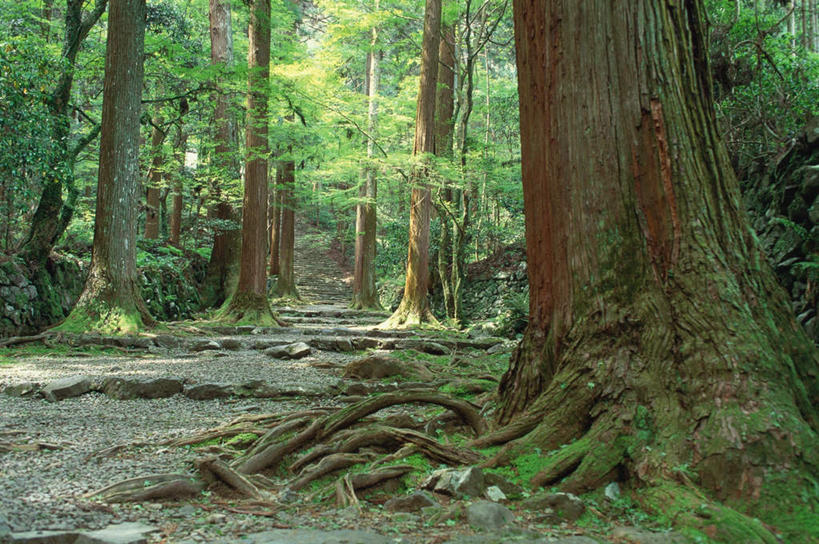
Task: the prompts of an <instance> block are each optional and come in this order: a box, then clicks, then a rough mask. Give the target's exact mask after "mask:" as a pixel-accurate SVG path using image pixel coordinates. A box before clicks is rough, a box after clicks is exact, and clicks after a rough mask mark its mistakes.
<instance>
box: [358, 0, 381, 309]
mask: <svg viewBox="0 0 819 544" xmlns="http://www.w3.org/2000/svg"><path fill="white" fill-rule="evenodd" d="M378 4H379V3H378V0H376V2H375V9H376V10H377V9H378ZM371 35H372V38H371V40H370V53H369V54H368V55H367V60H368V64H367V77H366V79H367V132H368V133H369V138H368V139H367V168H366V169H365V179H364V183H363V184H361V186H360V187H359V190H358V200H359V201H358V204H357V205H356V218H355V265H354V266H355V267H354V271H353V301H352V304H351V306H352V307H353V308H359V309H361V308H376V309H381V302H380V301H379V297H378V290H377V289H376V286H375V235H376V229H377V221H378V220H377V216H376V198H377V196H378V181H377V178H376V167H375V164H373V160H374V157H375V142H374V141H373V138H375V137H376V135H377V132H378V85H379V81H380V79H381V68H380V60H381V54H382V53H381V48H380V47H379V44H378V29H377V28H375V27H373V29H372V31H371Z"/></svg>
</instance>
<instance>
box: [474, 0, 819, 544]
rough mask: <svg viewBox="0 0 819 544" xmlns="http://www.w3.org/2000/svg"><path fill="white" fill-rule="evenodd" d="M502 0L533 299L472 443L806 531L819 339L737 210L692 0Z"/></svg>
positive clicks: (555, 471)
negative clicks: (508, 21)
mask: <svg viewBox="0 0 819 544" xmlns="http://www.w3.org/2000/svg"><path fill="white" fill-rule="evenodd" d="M514 7H515V38H516V46H517V59H518V80H519V92H520V108H521V112H520V122H521V143H522V167H523V184H524V201H525V212H526V241H527V258H528V263H529V266H528V274H529V284H530V290H531V300H530V310H529V312H530V316H529V326H528V328H527V330H526V333H525V336H524V339H523V340H522V341H521V343H520V345H519V346H518V348H517V350H516V352H515V353H514V355H513V357H512V361H511V362H510V367H509V370H508V371H507V373H506V374H505V375H504V376H503V379H502V381H501V384H500V386H499V394H500V399H501V403H500V409H499V411H498V414H497V416H498V420H499V421H500V422H501V423H508V424H509V425H508V426H506V427H504V428H502V429H501V430H500V431H499V432H497V433H490V434H488V435H486V436H484V437H481V438H480V439H478V440H477V441H476V445H481V444H482V445H486V444H490V443H493V442H497V441H498V440H501V441H506V440H509V439H510V438H512V437H521V438H519V439H518V440H515V441H514V442H512V443H511V444H510V445H508V446H507V447H506V448H504V449H503V450H502V452H501V453H500V454H499V455H498V456H497V457H496V458H495V460H494V462H495V463H504V462H513V463H514V460H515V459H516V458H517V457H518V456H520V455H522V454H524V453H525V454H527V455H531V452H532V451H533V448H536V447H537V448H540V450H542V451H543V452H544V457H543V458H542V459H541V460H540V461H539V465H540V466H541V467H542V470H541V471H540V472H539V473H538V474H537V475H536V476H535V477H534V478H533V479H532V485H533V486H541V485H545V486H552V485H557V486H559V487H561V488H562V489H565V490H571V491H574V492H583V491H586V490H590V489H594V488H598V487H600V486H602V485H605V484H607V483H609V482H611V481H612V480H613V479H620V480H621V485H627V486H635V487H636V486H641V489H640V491H639V492H637V493H635V494H634V495H632V496H634V497H636V498H637V500H638V501H639V502H640V503H642V504H643V505H644V506H645V507H647V508H650V509H653V510H655V511H662V512H663V515H664V516H665V517H666V519H669V520H673V523H674V524H676V525H683V526H689V527H692V528H693V530H695V531H699V532H700V534H702V535H703V536H707V537H708V538H710V539H713V540H715V541H719V542H771V543H773V542H777V539H776V538H775V537H774V536H773V535H772V534H771V533H770V532H769V531H768V529H767V528H766V527H765V526H764V525H762V524H760V523H759V522H758V521H755V520H752V519H751V518H749V517H745V516H744V515H743V514H740V513H738V512H736V511H734V510H732V509H731V507H735V508H737V509H740V510H742V511H744V512H745V513H747V514H749V515H750V516H754V517H758V518H759V519H761V520H763V521H766V522H767V523H770V524H773V525H775V526H776V528H777V529H778V530H780V531H782V532H783V533H784V535H785V537H786V538H787V539H788V541H789V542H809V541H813V540H815V539H816V538H817V537H819V526H817V525H816V524H811V523H806V522H805V520H808V519H815V516H816V507H817V499H816V495H815V493H814V490H815V488H814V485H815V482H816V480H817V476H819V449H817V448H816V444H817V443H819V442H817V429H818V428H819V417H817V412H816V405H817V402H818V401H819V381H818V378H817V376H819V355H817V350H816V348H815V346H813V345H812V343H811V342H810V341H809V340H808V339H807V337H806V335H805V334H804V332H803V331H802V330H801V328H800V327H799V326H798V324H797V323H796V321H795V319H794V318H793V316H792V315H791V313H790V309H789V306H788V303H787V297H786V295H785V293H784V292H783V291H782V289H781V288H780V287H779V286H778V284H777V283H776V280H775V278H774V276H773V273H772V271H771V270H770V268H769V266H768V264H767V261H766V260H765V257H764V255H763V254H762V252H761V250H760V249H759V248H758V247H757V245H756V242H755V238H754V236H753V234H752V231H751V228H750V226H749V224H748V221H747V218H746V216H745V214H744V212H743V207H742V204H741V200H740V195H739V189H738V183H737V180H736V177H735V176H734V174H733V172H732V170H731V167H730V163H729V159H728V155H727V153H726V151H725V149H724V146H723V144H722V142H721V141H720V138H719V134H718V131H717V125H716V121H715V116H714V112H713V98H712V94H711V81H710V67H709V65H708V55H707V51H708V48H707V42H706V39H705V32H706V29H705V25H706V15H705V12H704V8H703V6H702V3H701V2H700V1H698V0H691V1H686V2H656V1H654V0H634V1H632V2H628V3H612V2H610V1H609V0H594V1H587V2H562V3H561V2H554V1H550V0H516V1H515V4H514ZM589 74H593V77H589ZM561 446H564V447H563V448H561ZM683 471H684V472H683ZM784 489H788V490H789V491H788V494H789V496H800V497H805V500H804V502H802V501H783V500H782V490H784ZM715 500H720V501H724V502H725V503H726V506H723V505H721V504H718V503H717V502H714V501H715ZM700 512H702V513H703V515H699V513H700Z"/></svg>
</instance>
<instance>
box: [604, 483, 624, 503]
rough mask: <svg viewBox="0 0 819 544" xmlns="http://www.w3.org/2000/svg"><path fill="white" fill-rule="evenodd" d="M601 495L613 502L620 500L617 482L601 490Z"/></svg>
mask: <svg viewBox="0 0 819 544" xmlns="http://www.w3.org/2000/svg"><path fill="white" fill-rule="evenodd" d="M603 494H604V495H605V496H606V498H607V499H608V500H610V501H612V502H614V501H616V500H617V499H619V498H620V486H619V485H617V482H611V483H610V484H609V485H607V486H606V488H605V489H604V490H603Z"/></svg>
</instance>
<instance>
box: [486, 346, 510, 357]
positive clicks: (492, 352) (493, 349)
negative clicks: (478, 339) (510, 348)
mask: <svg viewBox="0 0 819 544" xmlns="http://www.w3.org/2000/svg"><path fill="white" fill-rule="evenodd" d="M506 350H507V349H506V346H505V345H503V344H495V345H494V346H492V347H491V348H489V349H488V350H486V353H488V354H490V355H495V354H496V353H503V352H504V351H506Z"/></svg>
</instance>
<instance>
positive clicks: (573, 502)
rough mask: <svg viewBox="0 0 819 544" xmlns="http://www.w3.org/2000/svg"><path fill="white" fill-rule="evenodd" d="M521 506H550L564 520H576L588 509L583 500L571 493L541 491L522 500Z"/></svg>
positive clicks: (542, 508) (529, 507)
mask: <svg viewBox="0 0 819 544" xmlns="http://www.w3.org/2000/svg"><path fill="white" fill-rule="evenodd" d="M521 506H522V507H523V508H525V509H527V510H546V509H547V508H550V509H552V510H553V511H554V512H555V514H557V515H558V516H560V519H562V520H564V521H575V520H576V519H578V518H579V517H580V516H582V515H583V512H585V511H586V505H585V504H583V501H581V500H580V499H579V498H578V497H577V496H576V495H573V494H571V493H540V494H538V495H534V496H532V497H529V498H528V499H526V500H524V501H523V502H521Z"/></svg>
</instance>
